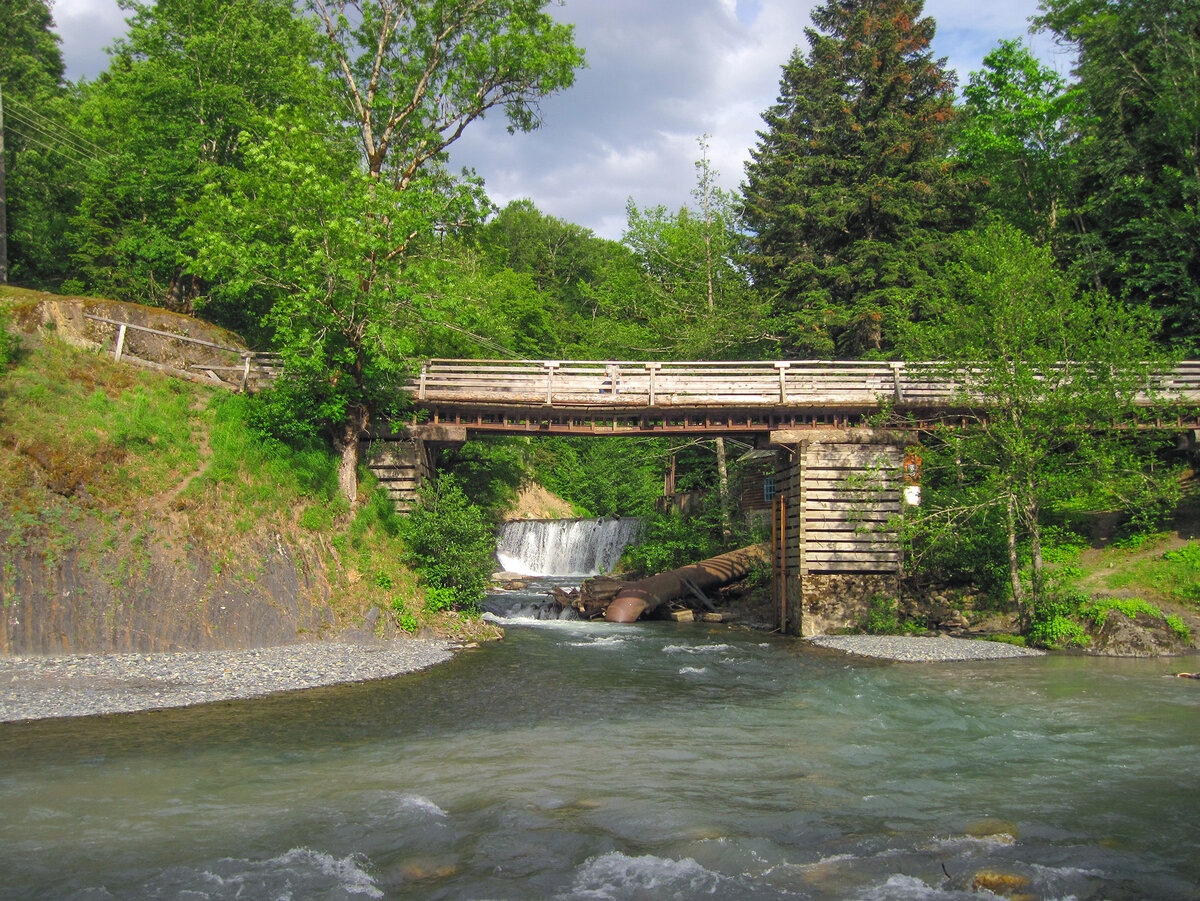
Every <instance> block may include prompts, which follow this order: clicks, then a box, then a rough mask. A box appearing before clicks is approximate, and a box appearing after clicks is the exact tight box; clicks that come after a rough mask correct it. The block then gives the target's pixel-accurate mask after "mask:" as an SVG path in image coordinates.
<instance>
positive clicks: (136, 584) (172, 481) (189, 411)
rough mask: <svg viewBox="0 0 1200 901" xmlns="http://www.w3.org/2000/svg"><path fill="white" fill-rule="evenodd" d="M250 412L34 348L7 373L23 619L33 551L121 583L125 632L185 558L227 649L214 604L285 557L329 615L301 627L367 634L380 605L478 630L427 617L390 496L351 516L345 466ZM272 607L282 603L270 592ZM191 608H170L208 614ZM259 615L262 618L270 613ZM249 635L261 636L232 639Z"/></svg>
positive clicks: (11, 538) (8, 584)
mask: <svg viewBox="0 0 1200 901" xmlns="http://www.w3.org/2000/svg"><path fill="white" fill-rule="evenodd" d="M245 404H246V400H245V398H242V397H239V396H236V395H231V394H229V393H228V392H225V391H223V390H219V389H211V388H206V387H203V386H199V385H195V384H191V383H189V382H185V381H181V380H177V379H172V378H169V377H166V376H162V375H158V374H155V373H151V372H143V371H141V370H138V369H135V368H132V367H129V366H124V365H119V364H114V363H112V362H111V361H109V360H107V359H106V358H101V357H98V356H96V355H94V354H91V353H87V352H84V351H79V350H76V349H74V348H71V347H69V346H67V345H66V344H64V343H62V342H60V341H58V340H56V339H55V338H54V337H53V335H50V336H48V337H46V338H44V339H42V340H38V339H32V340H31V339H29V338H26V339H25V341H24V343H23V348H22V351H21V353H20V355H19V358H18V360H17V363H16V365H15V366H14V367H13V368H12V369H10V370H9V371H8V372H7V373H5V374H3V375H2V376H0V554H2V555H3V562H4V569H3V580H2V581H0V594H2V595H3V596H4V597H5V603H6V604H7V605H8V606H9V607H10V608H11V607H12V606H13V604H14V601H15V600H16V599H18V598H19V597H20V596H21V594H22V592H24V594H25V595H26V600H28V595H29V594H30V592H31V591H33V588H32V583H33V580H29V579H26V581H29V582H30V585H23V584H22V578H21V577H22V569H21V567H22V565H25V566H26V568H28V563H29V559H31V556H30V555H33V556H34V557H39V558H40V560H39V561H38V562H39V563H40V564H41V565H42V566H43V568H44V569H45V571H46V572H47V573H48V575H47V576H46V579H45V582H46V584H47V585H49V584H51V583H52V582H53V580H54V577H55V573H54V568H55V566H56V565H58V564H59V563H60V562H61V561H63V560H68V559H69V561H70V563H71V565H72V566H73V567H75V568H76V569H77V570H78V571H79V572H81V573H85V574H91V575H92V576H96V575H97V574H98V575H99V577H100V579H101V581H103V582H106V583H107V584H109V585H111V586H112V588H113V594H114V595H115V597H116V601H115V604H116V606H117V609H116V610H115V611H114V610H112V609H106V610H104V611H97V612H95V615H94V616H93V617H92V618H93V620H97V621H100V620H103V621H104V622H107V623H113V622H115V621H118V620H119V619H120V604H121V600H120V595H121V592H122V589H123V588H126V589H128V590H129V591H131V592H132V591H134V590H135V589H138V590H141V589H147V590H148V591H149V592H150V593H151V594H153V593H154V586H153V585H145V584H142V583H145V582H146V581H147V580H150V581H153V579H154V576H153V573H154V572H157V571H159V570H164V569H165V570H166V571H168V572H169V571H170V570H171V568H172V567H171V564H172V563H175V564H176V568H186V567H189V566H190V567H191V570H190V572H192V574H193V581H196V582H197V583H198V584H197V589H196V595H197V596H196V605H195V606H196V610H195V614H194V615H195V616H197V617H198V618H199V620H200V623H199V625H198V627H197V628H198V630H199V631H198V632H197V630H195V629H194V630H192V631H193V632H196V634H205V635H206V636H207V637H206V640H205V642H204V643H205V644H207V645H214V644H215V645H220V644H221V643H222V641H221V636H220V635H219V634H217V635H213V634H212V633H213V629H214V628H216V629H218V630H219V628H220V619H219V617H218V616H217V615H216V614H215V613H214V612H212V611H206V610H204V609H203V608H204V605H205V603H207V600H208V599H209V596H211V595H212V594H214V587H219V588H221V589H222V590H223V591H224V593H225V594H230V590H231V588H230V587H231V586H232V588H233V591H234V593H242V594H247V596H253V595H255V593H256V584H255V583H256V582H257V581H258V580H259V579H260V578H261V577H262V576H263V574H264V559H265V557H266V556H267V553H266V552H267V550H269V549H270V548H277V549H278V550H279V554H280V556H284V555H285V552H286V554H287V555H288V558H289V559H291V560H295V561H297V563H298V568H299V569H300V570H302V571H303V572H302V574H303V576H304V577H305V578H304V579H301V582H302V583H303V584H302V586H301V590H302V591H307V592H308V593H309V594H310V595H311V598H310V600H311V602H312V610H314V611H316V612H315V613H314V614H313V616H314V617H315V620H314V623H313V624H312V625H311V626H310V627H305V628H302V629H300V630H299V631H301V632H333V631H336V630H339V629H341V628H345V627H347V626H353V625H355V624H357V623H360V622H361V621H362V617H363V615H364V613H365V612H366V611H367V610H368V609H369V608H370V606H372V605H378V606H381V607H384V608H387V609H389V610H390V609H398V610H404V611H407V612H409V613H411V614H413V615H414V617H415V618H416V621H417V625H418V626H420V625H429V626H431V627H432V628H434V629H435V631H438V632H441V633H443V634H458V635H464V636H465V635H469V634H472V633H475V632H477V631H478V629H479V624H478V622H477V621H465V620H463V619H462V618H460V617H459V616H457V615H455V614H445V613H441V614H437V613H427V612H426V611H425V610H424V607H423V596H422V593H421V590H420V588H419V587H418V586H417V584H416V580H415V578H414V577H413V576H412V574H411V573H409V572H408V571H407V570H406V569H404V568H403V567H402V566H401V565H400V564H399V562H398V561H399V559H400V556H401V554H402V548H401V546H400V543H399V540H398V539H397V538H396V537H395V519H394V515H393V514H391V512H390V507H389V505H388V502H387V500H386V498H385V497H383V495H382V494H380V493H376V494H374V495H373V496H372V499H371V500H370V501H369V502H368V503H367V504H366V505H364V506H363V507H362V508H361V509H360V510H358V511H357V513H356V514H355V515H353V516H352V515H350V513H349V511H348V510H347V508H346V505H345V504H344V502H343V501H341V500H340V499H339V497H338V495H337V492H336V468H335V467H336V461H335V460H334V459H333V458H332V457H331V455H330V454H328V453H327V452H325V451H324V450H322V449H319V448H312V449H307V450H297V449H294V448H291V447H288V446H286V445H283V444H281V443H278V442H274V441H265V440H263V439H261V438H259V437H258V436H257V435H256V434H255V433H254V432H252V431H251V430H250V429H249V428H247V426H246V424H245V419H244V413H245ZM58 584H61V567H60V573H59V583H58ZM39 591H40V592H41V593H40V594H39V595H38V597H36V598H35V602H37V603H42V604H47V605H55V604H57V603H58V602H59V601H61V600H62V598H56V597H54V596H53V590H52V589H47V588H45V587H43V588H41V589H39ZM165 591H166V588H165V587H164V588H163V592H164V593H165ZM60 593H61V592H60ZM216 593H219V592H216ZM262 593H263V592H262V591H261V590H258V594H260V595H261V594H262ZM93 594H94V592H93ZM260 603H262V604H276V605H278V603H279V602H278V598H277V597H266V596H264V597H262V599H261V601H260ZM110 606H111V604H110ZM178 606H179V605H177V607H176V608H172V609H164V610H163V611H161V613H162V615H165V616H175V617H178V616H191V615H193V614H192V613H190V612H187V611H186V609H185V611H184V612H181V610H180V609H178ZM183 607H184V608H187V607H188V605H186V604H185V605H183ZM220 609H221V610H224V609H225V607H221V608H220ZM35 613H36V610H35ZM155 615H157V614H155ZM244 618H245V619H248V620H253V619H254V618H255V615H254V611H253V610H250V611H247V612H246V616H245V617H244ZM310 618H311V617H310ZM408 622H409V623H410V625H411V624H412V620H409V621H408ZM92 631H93V632H95V631H96V629H95V623H93V626H92ZM184 631H187V630H184ZM164 634H167V632H166V631H164ZM172 634H173V633H172ZM296 637H305V636H304V635H299V636H296ZM73 638H74V639H75V640H72V639H73ZM247 640H250V641H253V637H252V635H251V637H250V638H249V639H247V636H246V635H239V636H238V637H237V638H236V640H234V639H231V642H232V643H242V644H244V643H245V642H246V641H247ZM111 641H112V639H111V636H109V637H107V638H105V639H104V641H103V642H101V644H102V645H103V644H104V643H105V642H108V643H110V644H111ZM89 643H91V644H93V645H94V644H96V642H95V641H91V642H89V641H88V640H84V639H83V637H82V636H65V637H63V639H62V648H63V649H72V650H81V649H87V647H86V645H88V644H89ZM167 643H168V644H176V645H178V643H179V642H178V641H177V640H175V639H171V640H170V641H168V642H167Z"/></svg>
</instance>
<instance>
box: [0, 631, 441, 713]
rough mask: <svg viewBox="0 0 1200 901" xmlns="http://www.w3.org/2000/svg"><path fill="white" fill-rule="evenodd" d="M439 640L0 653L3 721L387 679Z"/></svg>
mask: <svg viewBox="0 0 1200 901" xmlns="http://www.w3.org/2000/svg"><path fill="white" fill-rule="evenodd" d="M456 647H458V646H457V645H454V644H452V643H451V642H447V641H441V640H437V639H407V640H400V641H394V642H390V643H387V644H378V645H375V644H343V643H333V642H330V643H323V642H314V643H312V644H298V645H287V646H283V647H272V648H256V649H253V650H244V651H198V652H172V653H165V654H72V655H64V656H45V657H42V656H36V657H35V656H22V657H0V722H11V721H16V720H34V719H51V718H54V717H68V716H93V715H96V714H103V713H129V712H132V711H138V710H150V709H154V708H159V707H186V706H188V705H191V704H204V703H208V702H210V701H227V700H230V699H233V698H254V697H259V696H261V695H265V694H270V693H272V692H279V691H295V690H297V689H303V688H316V687H318V686H322V685H335V684H338V683H342V682H363V681H367V680H370V679H386V678H389V677H391V676H398V675H401V674H403V673H410V672H414V671H416V670H420V669H424V668H426V667H429V666H433V665H434V664H436V663H441V662H442V661H444V660H448V659H449V658H450V656H451V653H452V651H453V650H454V648H456Z"/></svg>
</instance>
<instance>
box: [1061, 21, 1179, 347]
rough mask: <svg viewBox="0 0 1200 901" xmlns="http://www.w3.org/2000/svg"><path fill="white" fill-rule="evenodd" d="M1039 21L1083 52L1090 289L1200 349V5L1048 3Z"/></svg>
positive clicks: (1084, 241) (1082, 184) (1081, 246)
mask: <svg viewBox="0 0 1200 901" xmlns="http://www.w3.org/2000/svg"><path fill="white" fill-rule="evenodd" d="M1042 7H1043V10H1044V14H1043V15H1042V16H1041V18H1040V19H1038V20H1037V22H1038V24H1039V25H1041V26H1042V27H1043V28H1046V29H1048V30H1050V31H1052V32H1053V33H1054V34H1055V35H1057V36H1058V38H1059V39H1060V40H1061V41H1062V42H1064V43H1066V44H1068V45H1071V46H1073V47H1074V48H1075V49H1076V50H1077V52H1078V63H1077V65H1076V68H1075V75H1076V77H1077V78H1078V80H1079V86H1078V90H1079V93H1080V96H1081V102H1082V108H1083V114H1084V116H1085V117H1086V123H1087V124H1086V126H1085V129H1084V141H1083V145H1082V147H1081V149H1080V151H1079V158H1080V172H1079V191H1078V203H1079V205H1080V208H1081V209H1080V227H1081V235H1080V237H1079V240H1078V244H1077V253H1076V257H1077V258H1078V259H1079V262H1080V265H1081V266H1082V267H1083V269H1084V272H1083V273H1082V274H1083V275H1084V276H1085V278H1086V279H1087V280H1088V281H1090V282H1092V283H1093V284H1095V285H1096V286H1103V287H1105V288H1107V289H1108V290H1109V291H1111V292H1113V293H1114V294H1117V295H1119V296H1123V297H1126V298H1128V299H1131V300H1135V301H1140V302H1144V303H1148V304H1150V305H1151V306H1152V307H1154V308H1156V309H1158V310H1160V311H1161V312H1162V313H1163V317H1164V325H1165V329H1166V335H1167V337H1169V338H1171V339H1174V340H1178V341H1183V342H1187V343H1188V344H1190V345H1191V346H1193V347H1194V346H1195V345H1196V344H1197V342H1198V341H1200V4H1197V3H1196V2H1195V0H1122V2H1115V0H1045V2H1043V4H1042Z"/></svg>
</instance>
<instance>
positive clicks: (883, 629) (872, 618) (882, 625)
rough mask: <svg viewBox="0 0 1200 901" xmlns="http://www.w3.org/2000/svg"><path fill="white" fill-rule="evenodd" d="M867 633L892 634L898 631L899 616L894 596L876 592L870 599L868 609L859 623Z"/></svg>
mask: <svg viewBox="0 0 1200 901" xmlns="http://www.w3.org/2000/svg"><path fill="white" fill-rule="evenodd" d="M861 628H862V631H864V632H866V633H867V634H868V635H894V634H896V633H897V632H899V631H900V617H899V615H898V613H897V605H896V599H895V598H889V597H887V596H886V595H882V594H877V595H875V596H874V597H872V598H871V600H870V609H868V611H867V616H866V619H864V620H863V622H862V624H861Z"/></svg>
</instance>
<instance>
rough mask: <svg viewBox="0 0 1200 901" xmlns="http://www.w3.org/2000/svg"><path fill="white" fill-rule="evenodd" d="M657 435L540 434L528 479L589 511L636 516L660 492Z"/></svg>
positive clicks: (661, 452)
mask: <svg viewBox="0 0 1200 901" xmlns="http://www.w3.org/2000/svg"><path fill="white" fill-rule="evenodd" d="M667 447H668V445H667V443H666V441H665V440H663V439H658V438H557V437H555V438H543V439H540V440H538V441H537V442H536V443H535V444H534V445H533V458H532V461H531V465H532V471H533V475H534V479H535V480H536V481H537V482H539V483H540V484H542V485H545V486H546V487H547V488H548V489H550V490H551V491H553V492H554V493H555V494H557V495H558V496H559V497H561V498H563V499H565V500H567V501H570V502H571V503H572V504H574V505H576V506H577V507H579V508H581V509H582V510H584V511H586V513H587V515H589V516H613V515H617V516H623V515H628V516H641V515H643V514H648V513H650V512H651V511H652V510H653V509H654V502H655V500H656V499H657V498H658V497H660V496H661V495H662V473H663V470H664V468H665V466H666V461H667V457H668V456H669V452H668V450H667Z"/></svg>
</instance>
